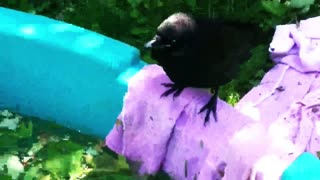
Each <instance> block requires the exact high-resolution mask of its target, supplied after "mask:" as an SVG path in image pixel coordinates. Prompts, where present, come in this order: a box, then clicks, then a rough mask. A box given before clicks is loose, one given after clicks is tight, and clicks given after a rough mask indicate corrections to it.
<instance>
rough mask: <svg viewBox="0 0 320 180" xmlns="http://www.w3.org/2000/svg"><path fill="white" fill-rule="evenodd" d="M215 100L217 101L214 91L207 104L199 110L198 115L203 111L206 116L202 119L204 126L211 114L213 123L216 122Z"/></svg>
mask: <svg viewBox="0 0 320 180" xmlns="http://www.w3.org/2000/svg"><path fill="white" fill-rule="evenodd" d="M217 100H218V95H217V91H216V92H215V93H214V95H213V96H212V97H211V98H210V100H209V102H208V103H207V104H206V105H204V106H203V107H202V108H201V109H200V111H199V114H200V113H202V112H203V111H206V116H205V118H204V125H206V123H207V122H209V119H210V113H211V112H212V114H213V117H214V120H215V122H218V119H217Z"/></svg>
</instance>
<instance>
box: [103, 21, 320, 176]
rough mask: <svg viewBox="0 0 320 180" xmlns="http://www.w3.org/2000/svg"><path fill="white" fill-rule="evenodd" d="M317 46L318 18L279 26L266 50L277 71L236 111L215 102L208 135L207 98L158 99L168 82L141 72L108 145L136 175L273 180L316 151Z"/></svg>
mask: <svg viewBox="0 0 320 180" xmlns="http://www.w3.org/2000/svg"><path fill="white" fill-rule="evenodd" d="M318 38H320V17H316V18H310V19H307V20H304V21H302V22H301V24H300V27H299V28H297V27H296V26H295V25H279V26H277V27H276V31H275V34H274V38H273V40H272V42H271V43H270V48H269V50H270V53H271V57H272V59H273V60H274V61H275V62H276V63H277V64H276V65H275V66H274V67H273V68H272V69H271V70H270V71H269V72H268V73H267V74H266V75H265V76H264V78H263V79H262V81H261V83H260V85H258V86H256V87H254V88H253V89H252V90H251V91H250V92H248V93H247V94H246V95H245V96H244V97H243V98H242V99H241V100H240V102H239V103H238V104H237V105H236V107H235V108H233V107H231V106H230V105H228V104H226V103H225V102H223V101H221V100H218V110H217V115H218V119H219V121H218V122H217V123H215V122H214V121H210V123H209V124H208V125H207V126H206V127H204V126H203V121H204V113H203V114H198V111H199V109H200V108H201V107H202V106H203V105H204V104H205V103H206V102H207V101H208V100H209V98H210V94H209V93H208V92H207V91H204V90H202V89H195V88H186V89H185V90H184V91H183V92H182V94H181V95H180V96H179V97H178V98H175V99H173V98H172V96H169V97H167V98H160V95H161V94H162V93H163V92H164V91H165V88H164V87H163V86H161V85H160V84H161V83H163V82H170V80H169V79H168V77H167V76H166V75H165V73H164V71H163V70H162V68H161V67H160V66H157V65H149V66H146V67H144V68H143V69H142V70H141V71H140V72H139V73H137V74H136V75H135V76H134V77H133V78H132V79H131V80H130V82H129V85H128V92H127V94H126V95H125V98H124V104H123V109H122V112H121V113H120V115H119V116H118V120H117V123H115V125H114V128H113V129H112V130H111V132H110V133H109V134H108V136H107V137H106V145H107V146H108V147H109V148H110V149H112V150H113V151H115V152H116V153H118V154H121V155H124V156H125V157H126V158H127V159H129V160H130V161H135V162H138V163H139V167H138V171H139V173H140V174H152V173H155V172H157V171H158V170H160V168H162V169H163V170H165V171H166V172H167V173H169V174H170V175H171V177H172V178H173V179H177V180H180V179H194V178H195V177H196V178H197V179H198V180H202V179H203V180H209V179H215V180H216V179H226V180H234V179H236V180H238V179H239V180H242V179H243V180H247V179H254V180H259V179H279V178H280V177H281V174H282V172H283V171H284V170H285V169H286V167H288V165H290V163H291V162H292V161H294V159H295V158H296V157H297V156H299V155H300V154H301V153H302V152H304V151H309V152H311V153H314V154H315V152H316V151H319V149H320V143H319V142H318V139H319V138H320V137H319V134H320V123H319V122H320V121H319V119H320V98H319V97H320V90H319V87H320V80H319V78H318V75H319V73H318V71H319V70H320V65H319V64H320V60H318V59H319V58H320V56H319V55H318V54H319V53H320V49H319V47H318V44H317V43H318ZM318 62H319V63H318ZM212 118H213V117H212Z"/></svg>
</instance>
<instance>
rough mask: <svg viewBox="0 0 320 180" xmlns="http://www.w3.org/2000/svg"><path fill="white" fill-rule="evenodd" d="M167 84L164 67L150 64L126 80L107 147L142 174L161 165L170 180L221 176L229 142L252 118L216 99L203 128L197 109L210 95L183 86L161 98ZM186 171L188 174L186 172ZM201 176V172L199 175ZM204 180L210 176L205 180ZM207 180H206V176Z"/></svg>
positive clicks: (200, 90) (202, 120)
mask: <svg viewBox="0 0 320 180" xmlns="http://www.w3.org/2000/svg"><path fill="white" fill-rule="evenodd" d="M163 82H170V80H169V79H168V77H167V76H166V75H165V73H164V71H163V69H162V68H161V67H160V66H158V65H149V66H146V67H144V68H143V69H142V70H141V71H140V72H138V73H137V74H136V75H135V76H134V77H133V78H132V79H131V80H130V82H129V89H128V93H127V94H126V95H125V98H124V104H123V109H122V112H121V114H120V115H119V118H118V123H116V125H115V126H114V128H113V129H112V131H111V132H110V133H109V135H108V136H107V138H106V144H107V146H108V147H109V148H110V149H112V150H113V151H115V152H116V153H118V154H121V155H124V156H125V157H127V158H128V159H129V160H131V161H137V162H140V165H141V166H140V168H139V172H140V174H145V173H148V174H152V173H155V172H157V171H158V170H159V168H160V167H161V165H162V166H163V169H164V170H165V171H167V172H168V173H169V174H170V175H172V177H174V179H183V177H185V171H187V172H186V174H187V176H188V178H190V179H192V178H193V177H194V176H195V175H196V176H199V177H205V178H206V177H208V176H220V175H219V172H220V171H221V172H222V171H223V164H224V162H223V158H220V157H219V155H221V154H223V153H224V152H225V151H226V149H227V148H228V139H229V138H231V137H232V135H233V133H234V132H236V131H237V130H239V129H241V128H242V127H243V126H244V125H245V123H246V122H249V121H250V119H249V118H247V117H245V116H244V115H242V114H240V113H239V112H237V111H236V110H234V109H233V108H232V107H231V106H230V105H228V104H227V103H225V102H223V101H221V100H218V109H217V116H218V118H219V119H221V120H220V121H219V122H218V123H215V122H214V120H213V116H211V121H210V122H209V123H208V125H207V126H206V127H204V126H203V123H204V115H205V113H201V114H198V112H199V110H200V108H201V107H202V106H203V105H204V104H205V103H207V101H208V100H209V98H210V94H209V92H208V91H205V90H202V89H192V88H186V89H185V90H184V91H183V92H182V93H181V95H180V96H179V97H178V98H176V99H174V100H173V98H172V96H169V97H167V98H160V95H161V94H162V93H163V92H164V91H165V88H164V87H163V86H162V85H160V83H163ZM185 168H186V170H185ZM199 172H202V173H201V174H198V173H199ZM207 179H208V178H207ZM209 179H210V178H209Z"/></svg>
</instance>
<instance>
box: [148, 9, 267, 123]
mask: <svg viewBox="0 0 320 180" xmlns="http://www.w3.org/2000/svg"><path fill="white" fill-rule="evenodd" d="M265 36H266V33H265V32H263V31H262V30H261V29H260V28H259V27H258V26H257V25H255V24H251V23H240V22H232V21H223V20H217V19H210V18H200V17H199V18H195V17H192V16H191V15H188V14H185V13H175V14H173V15H171V16H170V17H168V18H167V19H166V20H164V21H163V22H162V23H161V24H160V25H159V27H158V28H157V31H156V35H155V37H154V38H153V40H151V41H150V42H149V43H146V45H145V47H146V48H150V49H151V57H152V58H153V59H155V60H156V61H157V62H158V63H159V65H160V66H162V67H163V69H164V71H165V72H166V74H167V75H168V77H169V78H170V80H171V81H172V82H173V84H171V85H169V84H168V83H166V82H163V83H164V84H165V85H166V87H167V88H168V90H167V91H166V92H164V93H163V95H162V96H168V95H169V94H172V93H174V96H175V97H176V96H179V94H180V93H181V92H182V91H183V89H184V88H186V87H197V88H212V89H213V90H214V95H213V96H212V98H211V99H210V101H209V102H208V103H207V104H206V105H205V106H204V107H203V108H202V109H201V110H200V113H201V112H203V111H205V110H206V111H207V112H206V117H205V123H206V122H208V121H209V115H210V112H212V113H213V115H214V117H215V120H216V121H217V117H216V105H217V97H218V96H217V94H218V89H219V86H221V85H224V84H226V83H227V82H229V81H230V80H232V79H233V78H234V77H235V76H236V75H237V73H238V71H239V68H240V65H241V64H242V63H243V62H244V61H246V60H248V59H249V57H250V50H251V49H252V48H253V47H255V46H256V45H258V44H259V43H261V42H262V41H263V40H265V39H266V38H265Z"/></svg>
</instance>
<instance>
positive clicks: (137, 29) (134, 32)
mask: <svg viewBox="0 0 320 180" xmlns="http://www.w3.org/2000/svg"><path fill="white" fill-rule="evenodd" d="M130 33H131V34H132V35H144V34H147V33H149V30H148V29H147V28H140V27H134V28H132V29H131V31H130Z"/></svg>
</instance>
